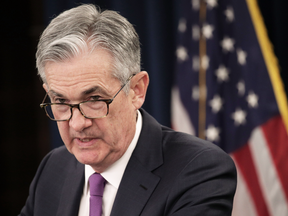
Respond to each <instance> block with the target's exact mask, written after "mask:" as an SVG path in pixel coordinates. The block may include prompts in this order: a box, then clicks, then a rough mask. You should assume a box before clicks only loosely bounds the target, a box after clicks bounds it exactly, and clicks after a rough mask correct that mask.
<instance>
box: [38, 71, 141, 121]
mask: <svg viewBox="0 0 288 216" xmlns="http://www.w3.org/2000/svg"><path fill="white" fill-rule="evenodd" d="M135 75H136V74H132V75H131V76H130V77H129V78H128V79H127V81H126V82H125V83H124V84H123V85H122V86H121V88H120V89H119V90H118V91H117V92H116V94H115V95H114V96H113V97H112V98H111V99H97V100H88V101H82V102H80V103H78V104H67V103H44V101H45V100H46V98H47V96H48V92H46V95H45V97H44V99H43V101H42V103H41V104H40V107H41V108H43V109H44V110H45V113H46V115H47V116H48V118H49V119H51V120H52V121H57V122H59V121H69V120H70V119H71V118H72V116H73V108H77V109H78V110H79V111H80V113H81V115H82V116H84V117H85V118H87V119H100V118H105V117H107V115H108V114H109V105H110V104H111V103H112V102H113V100H114V99H115V97H116V96H117V95H118V94H119V93H120V92H121V90H122V89H123V88H124V87H125V86H126V85H127V84H128V83H129V81H130V80H131V79H132V78H133V77H134V76H135ZM90 101H103V102H105V103H106V105H107V113H106V115H104V116H101V117H96V118H93V117H87V116H85V114H84V113H83V112H82V111H81V109H80V105H81V104H83V103H87V102H90ZM51 105H67V106H69V107H70V112H71V115H70V118H68V119H65V120H56V119H52V118H51V117H50V116H49V114H48V113H47V111H46V109H45V107H46V106H51Z"/></svg>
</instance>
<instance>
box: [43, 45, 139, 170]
mask: <svg viewBox="0 0 288 216" xmlns="http://www.w3.org/2000/svg"><path fill="white" fill-rule="evenodd" d="M111 64H112V57H111V56H110V54H109V53H108V52H107V51H105V50H101V49H97V50H96V51H95V52H94V53H92V54H90V55H88V54H87V55H82V56H79V57H75V58H73V59H71V60H69V61H65V62H57V63H55V62H49V63H47V64H46V66H45V73H46V78H47V85H45V84H44V85H43V86H44V88H45V89H46V91H47V90H49V96H50V98H51V101H53V102H64V103H70V104H75V103H80V102H82V101H86V100H90V99H93V98H94V97H95V96H99V99H110V98H112V97H113V96H114V95H115V93H116V92H117V91H118V90H119V89H120V88H121V83H120V81H119V80H117V79H116V78H113V77H112V75H111V71H112V67H111ZM141 73H142V72H141ZM136 76H137V75H136ZM136 76H135V77H134V78H136ZM134 78H132V80H131V86H132V82H133V79H134ZM136 80H137V78H136ZM136 92H137V91H136ZM136 94H137V93H136ZM136 94H135V91H134V90H133V88H132V89H130V90H129V94H128V96H127V95H126V94H125V93H124V92H123V91H121V92H120V93H119V94H118V95H117V97H116V98H115V99H114V101H113V102H112V103H111V104H110V105H109V114H108V116H107V117H105V118H101V119H87V118H85V117H84V116H82V115H81V113H80V111H79V110H78V109H77V108H74V109H73V116H72V118H71V119H70V120H69V121H64V122H57V124H58V128H59V131H60V135H61V137H62V140H63V141H64V143H65V145H66V147H67V149H68V151H69V152H70V153H72V154H74V155H75V157H76V158H77V160H78V161H79V162H80V163H83V164H88V165H91V166H92V167H93V168H94V170H95V171H97V172H103V171H104V170H105V169H106V168H107V167H109V166H110V165H111V164H113V163H114V162H115V161H116V160H118V159H119V158H120V157H121V156H122V155H123V154H124V153H125V151H126V149H127V148H128V146H129V144H130V142H131V141H132V139H133V137H134V134H135V127H136V111H137V109H138V108H140V107H139V105H138V104H139V102H136V103H135V101H137V100H135V95H136ZM141 105H142V104H141Z"/></svg>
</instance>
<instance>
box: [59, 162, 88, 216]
mask: <svg viewBox="0 0 288 216" xmlns="http://www.w3.org/2000/svg"><path fill="white" fill-rule="evenodd" d="M73 157H74V156H73ZM67 169H68V172H67V175H66V180H65V183H64V185H63V189H62V193H61V199H60V203H59V207H58V211H57V216H78V211H79V205H80V199H81V195H82V193H83V185H84V179H85V178H84V165H83V164H80V163H79V162H78V161H76V159H75V160H74V161H73V165H72V166H70V169H69V168H68V167H67Z"/></svg>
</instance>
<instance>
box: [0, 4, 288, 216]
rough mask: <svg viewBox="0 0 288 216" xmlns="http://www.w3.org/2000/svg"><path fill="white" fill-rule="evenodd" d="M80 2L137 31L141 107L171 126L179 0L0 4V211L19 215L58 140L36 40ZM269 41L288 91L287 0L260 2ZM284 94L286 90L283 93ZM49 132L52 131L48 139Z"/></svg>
mask: <svg viewBox="0 0 288 216" xmlns="http://www.w3.org/2000/svg"><path fill="white" fill-rule="evenodd" d="M80 2H81V3H94V4H96V5H99V6H100V7H101V8H102V9H112V10H116V11H119V12H120V14H121V15H123V16H124V17H126V18H127V19H128V20H129V21H130V22H131V23H132V24H133V25H134V26H135V28H136V31H137V32H138V34H139V36H140V41H141V44H142V68H143V70H146V71H148V73H149V75H150V79H151V83H150V86H149V90H148V95H147V99H146V102H145V104H144V108H145V109H146V110H147V111H148V112H149V113H150V114H152V115H153V116H154V117H155V118H156V119H157V120H158V121H159V122H160V123H162V124H164V125H167V126H171V121H170V119H171V117H170V99H171V88H172V85H173V80H174V72H175V70H174V69H175V65H176V62H177V57H176V54H175V52H176V34H177V25H178V18H179V17H178V16H179V10H178V8H179V2H180V1H177V0H165V1H164V0H137V1H135V0H94V1H88V0H86V1H76V0H21V1H20V0H14V1H8V0H5V1H2V2H1V6H0V10H1V13H0V16H1V18H0V23H1V28H0V31H1V34H0V36H1V43H0V47H1V72H0V98H1V99H0V110H1V113H0V123H1V130H0V144H1V145H0V149H1V150H0V154H1V156H0V166H1V169H0V170H1V178H0V179H1V194H0V195H1V200H0V203H1V204H0V205H1V215H5V216H10V215H11V216H12V215H17V214H18V213H19V212H20V210H21V208H22V207H23V205H24V204H25V200H26V198H27V196H28V188H29V184H30V183H31V181H32V179H33V176H34V174H35V172H36V169H37V167H38V165H39V163H40V161H41V159H42V158H43V157H44V155H45V154H47V152H48V151H49V150H51V149H52V148H54V147H55V146H59V145H61V144H62V143H61V141H59V137H57V135H55V134H57V131H56V132H55V130H56V129H55V127H54V126H53V125H51V124H52V123H51V122H50V121H49V119H48V118H47V117H46V116H45V114H44V112H43V110H41V109H40V107H39V104H40V103H41V101H42V99H43V97H44V90H43V89H42V83H41V81H40V79H39V77H38V76H37V71H36V69H35V52H36V46H37V42H38V38H39V36H40V34H41V32H42V31H43V30H44V28H45V27H46V26H47V24H48V23H49V21H50V20H51V18H53V17H55V16H56V15H58V14H59V13H60V12H62V11H64V10H66V9H69V8H72V7H75V6H77V5H79V4H80ZM258 3H259V7H260V10H261V12H262V15H263V17H264V21H265V24H266V27H267V30H268V35H269V38H270V40H271V42H272V44H273V46H274V51H275V54H276V56H277V58H278V60H279V65H280V72H281V78H282V80H283V83H284V86H285V91H286V93H287V92H288V61H287V58H288V54H287V48H288V41H287V38H288V13H287V6H288V2H287V1H286V0H259V2H258ZM286 95H287V94H286ZM52 135H53V136H52Z"/></svg>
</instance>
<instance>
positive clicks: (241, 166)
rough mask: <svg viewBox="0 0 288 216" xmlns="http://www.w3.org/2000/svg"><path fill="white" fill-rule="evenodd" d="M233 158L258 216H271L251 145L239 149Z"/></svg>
mask: <svg viewBox="0 0 288 216" xmlns="http://www.w3.org/2000/svg"><path fill="white" fill-rule="evenodd" d="M233 157H234V159H235V162H236V164H237V168H238V172H239V171H240V172H241V173H242V176H243V178H244V180H245V182H246V184H247V187H248V189H249V191H250V194H251V197H252V199H253V201H254V206H255V208H256V210H257V213H258V215H259V216H269V215H270V214H269V212H268V208H267V205H266V202H265V200H264V196H263V193H262V190H261V188H260V185H259V178H258V176H257V172H256V168H255V165H254V161H253V158H252V155H251V150H250V147H249V145H248V144H246V145H244V146H243V147H242V148H240V149H238V150H237V151H236V152H234V153H233Z"/></svg>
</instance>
